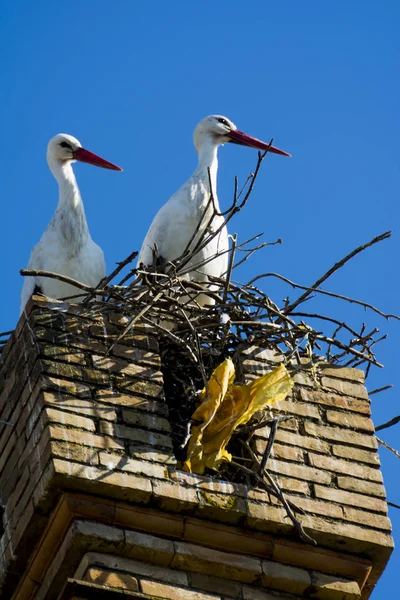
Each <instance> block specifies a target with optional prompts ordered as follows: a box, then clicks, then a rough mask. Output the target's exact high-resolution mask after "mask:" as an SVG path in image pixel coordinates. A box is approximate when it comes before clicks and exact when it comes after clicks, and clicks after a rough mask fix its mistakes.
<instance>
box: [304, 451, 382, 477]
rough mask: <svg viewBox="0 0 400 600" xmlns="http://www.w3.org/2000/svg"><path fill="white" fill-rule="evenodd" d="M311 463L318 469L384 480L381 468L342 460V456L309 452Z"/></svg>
mask: <svg viewBox="0 0 400 600" xmlns="http://www.w3.org/2000/svg"><path fill="white" fill-rule="evenodd" d="M308 457H309V461H310V464H311V465H312V466H313V467H316V468H317V469H326V470H327V471H332V473H344V474H345V475H352V476H353V477H359V478H360V479H369V480H371V481H376V482H378V483H382V482H383V478H382V473H381V471H379V469H374V468H372V467H367V466H365V465H359V464H358V463H355V462H352V461H349V460H342V459H340V458H331V457H330V456H322V455H321V454H311V453H309V454H308Z"/></svg>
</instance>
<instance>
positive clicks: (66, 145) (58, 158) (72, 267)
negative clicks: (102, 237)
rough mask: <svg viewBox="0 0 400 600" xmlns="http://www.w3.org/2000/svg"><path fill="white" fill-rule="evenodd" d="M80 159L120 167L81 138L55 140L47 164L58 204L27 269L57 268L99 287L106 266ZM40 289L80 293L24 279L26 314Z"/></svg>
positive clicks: (50, 281)
mask: <svg viewBox="0 0 400 600" xmlns="http://www.w3.org/2000/svg"><path fill="white" fill-rule="evenodd" d="M76 160H79V161H82V162H88V163H90V164H93V165H95V166H98V167H103V168H106V169H113V170H116V171H121V169H120V168H119V167H117V166H116V165H113V164H112V163H109V162H108V161H106V160H104V159H102V158H100V157H99V156H97V155H95V154H92V153H91V152H89V151H88V150H85V149H84V148H82V145H81V144H80V142H79V141H78V140H77V139H76V138H74V137H73V136H71V135H67V134H58V135H56V136H55V137H54V138H52V139H51V140H50V142H49V145H48V148H47V162H48V164H49V167H50V170H51V172H52V173H53V175H54V177H55V178H56V180H57V182H58V185H59V200H58V206H57V209H56V212H55V213H54V216H53V218H52V219H51V221H50V223H49V224H48V226H47V228H46V229H45V231H44V233H43V235H42V237H41V239H40V241H39V243H38V244H36V246H35V247H34V248H33V250H32V252H31V256H30V259H29V263H28V266H27V269H31V270H44V271H52V272H53V273H58V274H61V275H66V276H67V277H72V278H73V279H76V280H78V281H80V282H81V283H85V284H86V285H90V286H93V287H94V286H96V285H97V284H98V283H99V281H100V280H101V279H102V278H103V277H104V276H105V273H106V265H105V260H104V254H103V251H102V249H101V248H100V247H99V246H98V245H97V244H95V242H94V241H93V240H92V238H91V236H90V233H89V228H88V224H87V220H86V215H85V209H84V207H83V202H82V198H81V195H80V193H79V188H78V184H77V182H76V179H75V175H74V172H73V170H72V163H73V162H75V161H76ZM35 290H36V291H38V292H40V293H42V294H44V295H45V296H48V297H50V298H57V299H60V298H65V297H67V296H72V295H74V294H78V293H80V292H81V290H79V289H78V288H76V287H74V286H71V285H69V284H67V283H63V282H61V281H58V280H57V279H50V278H48V277H25V280H24V284H23V288H22V293H21V312H22V311H23V310H24V308H25V305H26V303H27V302H28V300H29V298H30V297H31V295H32V293H33V292H34V291H35ZM79 300H80V299H79V298H78V299H76V300H73V301H76V302H79Z"/></svg>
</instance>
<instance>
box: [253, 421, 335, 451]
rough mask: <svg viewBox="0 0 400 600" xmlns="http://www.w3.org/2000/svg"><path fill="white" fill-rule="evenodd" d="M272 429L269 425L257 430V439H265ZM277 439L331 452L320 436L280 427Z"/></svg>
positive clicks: (302, 446)
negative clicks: (289, 430) (294, 431)
mask: <svg viewBox="0 0 400 600" xmlns="http://www.w3.org/2000/svg"><path fill="white" fill-rule="evenodd" d="M270 431H271V429H270V428H269V427H263V428H262V429H259V430H258V431H257V432H256V435H255V436H254V438H255V439H257V438H258V437H262V438H265V439H268V438H269V435H270ZM276 441H278V442H283V443H284V444H288V445H289V444H290V445H292V446H300V448H305V449H307V450H314V451H315V452H323V453H324V454H328V453H329V444H328V443H327V442H324V441H322V440H320V439H319V438H318V437H309V436H306V435H300V434H297V433H288V432H287V431H283V430H281V429H280V428H279V427H278V430H277V432H276Z"/></svg>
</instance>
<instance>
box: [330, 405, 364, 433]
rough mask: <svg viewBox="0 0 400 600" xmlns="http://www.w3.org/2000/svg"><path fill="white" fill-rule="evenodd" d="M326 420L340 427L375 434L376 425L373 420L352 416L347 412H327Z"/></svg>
mask: <svg viewBox="0 0 400 600" xmlns="http://www.w3.org/2000/svg"><path fill="white" fill-rule="evenodd" d="M326 420H327V421H328V423H330V424H334V425H339V426H340V427H350V428H351V429H357V430H359V431H369V432H370V433H371V432H374V431H375V428H374V424H373V423H372V421H371V419H368V418H367V417H361V416H360V415H351V414H349V413H347V412H345V411H337V410H327V411H326Z"/></svg>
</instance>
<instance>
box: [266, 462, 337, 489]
mask: <svg viewBox="0 0 400 600" xmlns="http://www.w3.org/2000/svg"><path fill="white" fill-rule="evenodd" d="M269 471H270V472H272V473H277V474H278V475H286V476H288V477H294V478H295V479H305V480H306V481H315V482H316V483H327V484H329V483H330V482H331V479H332V477H331V475H330V474H329V473H326V472H325V471H320V470H318V469H314V468H312V467H309V466H308V465H300V464H299V465H298V464H295V463H289V462H284V461H283V460H276V459H274V460H271V461H270V462H269Z"/></svg>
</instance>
